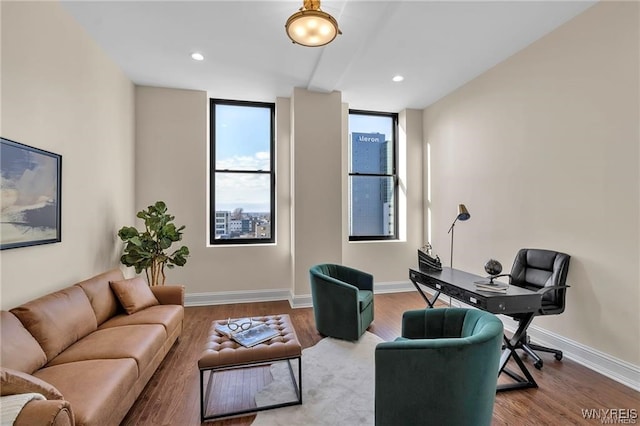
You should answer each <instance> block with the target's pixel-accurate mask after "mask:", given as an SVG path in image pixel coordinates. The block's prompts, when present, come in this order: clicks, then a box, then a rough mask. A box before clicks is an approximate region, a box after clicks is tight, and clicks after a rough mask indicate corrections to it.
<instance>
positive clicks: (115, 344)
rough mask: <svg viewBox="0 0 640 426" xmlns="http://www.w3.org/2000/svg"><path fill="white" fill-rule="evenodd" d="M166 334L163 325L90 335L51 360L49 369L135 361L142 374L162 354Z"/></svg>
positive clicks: (124, 327)
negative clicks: (104, 361)
mask: <svg viewBox="0 0 640 426" xmlns="http://www.w3.org/2000/svg"><path fill="white" fill-rule="evenodd" d="M166 338H167V333H166V331H165V329H164V327H163V326H162V325H161V324H142V325H127V326H123V327H113V328H106V329H103V330H97V331H94V332H93V333H91V334H89V335H88V336H87V337H85V338H84V339H82V340H80V341H78V342H76V343H74V344H73V345H71V346H69V347H68V348H67V350H65V351H64V352H62V353H61V354H60V355H58V356H57V357H55V358H54V359H52V360H51V361H50V362H49V364H47V367H51V366H54V365H59V364H66V363H69V362H76V361H84V360H89V359H115V358H133V359H135V360H136V363H137V364H138V369H139V370H140V371H142V370H144V369H145V368H146V366H148V365H149V364H151V361H152V359H153V357H154V356H156V355H157V354H158V352H160V351H161V349H162V345H163V344H164V342H165V339H166Z"/></svg>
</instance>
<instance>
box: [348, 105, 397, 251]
mask: <svg viewBox="0 0 640 426" xmlns="http://www.w3.org/2000/svg"><path fill="white" fill-rule="evenodd" d="M397 129H398V114H393V113H382V112H370V111H356V110H350V111H349V240H350V241H358V240H393V239H397V229H398V223H397V217H398V196H397V194H398V177H397V175H396V135H397V133H398V132H397Z"/></svg>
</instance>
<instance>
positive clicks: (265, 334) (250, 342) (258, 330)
mask: <svg viewBox="0 0 640 426" xmlns="http://www.w3.org/2000/svg"><path fill="white" fill-rule="evenodd" d="M279 335H280V332H279V331H278V330H275V329H273V328H271V327H269V326H268V325H267V324H260V325H257V326H254V327H251V328H250V329H248V330H245V331H241V332H238V333H233V334H232V335H231V338H232V339H233V340H235V341H236V342H238V343H240V344H241V345H242V346H245V347H247V348H250V347H252V346H255V345H257V344H259V343H262V342H266V341H267V340H271V339H273V338H274V337H276V336H279Z"/></svg>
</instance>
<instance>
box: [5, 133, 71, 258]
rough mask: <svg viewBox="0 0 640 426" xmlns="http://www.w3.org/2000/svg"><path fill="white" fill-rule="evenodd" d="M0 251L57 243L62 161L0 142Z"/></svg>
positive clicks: (8, 141)
mask: <svg viewBox="0 0 640 426" xmlns="http://www.w3.org/2000/svg"><path fill="white" fill-rule="evenodd" d="M0 173H1V180H0V195H1V198H0V249H2V250H4V249H10V248H16V247H25V246H33V245H39V244H48V243H56V242H60V241H61V229H60V228H61V226H60V225H61V218H60V214H61V176H62V157H61V156H60V155H58V154H54V153H52V152H48V151H44V150H41V149H38V148H33V147H30V146H27V145H23V144H21V143H18V142H14V141H11V140H9V139H5V138H0Z"/></svg>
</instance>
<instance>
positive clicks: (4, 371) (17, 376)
mask: <svg viewBox="0 0 640 426" xmlns="http://www.w3.org/2000/svg"><path fill="white" fill-rule="evenodd" d="M0 391H1V393H2V396H4V395H17V394H20V393H32V392H35V393H39V394H41V395H43V396H44V397H45V398H46V399H64V398H63V396H62V394H61V393H60V391H59V390H58V389H56V388H55V387H54V386H53V385H51V384H50V383H47V382H45V381H44V380H42V379H39V378H37V377H35V376H32V375H31V374H27V373H23V372H22V371H17V370H12V369H10V368H4V367H3V368H1V369H0Z"/></svg>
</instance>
